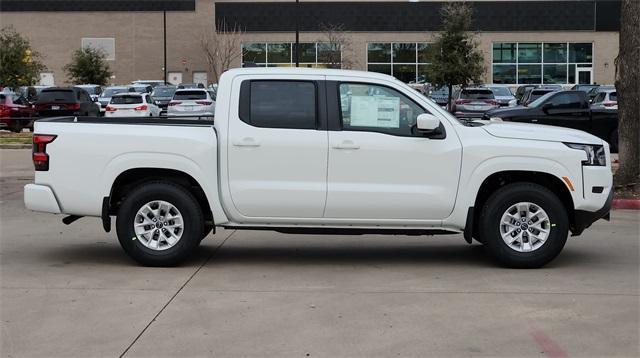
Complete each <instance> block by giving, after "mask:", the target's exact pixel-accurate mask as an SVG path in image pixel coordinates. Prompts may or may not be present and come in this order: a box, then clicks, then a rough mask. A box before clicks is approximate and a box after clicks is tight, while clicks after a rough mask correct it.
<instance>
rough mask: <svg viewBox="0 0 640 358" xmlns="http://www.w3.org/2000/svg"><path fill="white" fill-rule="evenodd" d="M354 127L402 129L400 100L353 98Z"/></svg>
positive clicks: (371, 97) (352, 122)
mask: <svg viewBox="0 0 640 358" xmlns="http://www.w3.org/2000/svg"><path fill="white" fill-rule="evenodd" d="M350 126H352V127H379V128H400V98H398V97H383V96H353V97H351V122H350Z"/></svg>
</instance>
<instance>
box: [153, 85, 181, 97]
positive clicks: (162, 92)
mask: <svg viewBox="0 0 640 358" xmlns="http://www.w3.org/2000/svg"><path fill="white" fill-rule="evenodd" d="M174 93H176V89H175V88H173V87H156V88H155V89H154V90H153V97H173V94H174Z"/></svg>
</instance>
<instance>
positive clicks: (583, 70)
mask: <svg viewBox="0 0 640 358" xmlns="http://www.w3.org/2000/svg"><path fill="white" fill-rule="evenodd" d="M576 83H577V84H579V85H590V84H592V83H593V68H591V67H576Z"/></svg>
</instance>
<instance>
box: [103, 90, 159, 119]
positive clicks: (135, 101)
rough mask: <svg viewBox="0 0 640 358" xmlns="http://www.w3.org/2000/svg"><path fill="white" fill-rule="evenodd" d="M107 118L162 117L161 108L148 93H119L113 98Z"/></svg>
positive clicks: (107, 110)
mask: <svg viewBox="0 0 640 358" xmlns="http://www.w3.org/2000/svg"><path fill="white" fill-rule="evenodd" d="M105 117H160V107H158V106H157V105H156V104H155V103H153V100H152V99H151V95H149V94H148V93H133V92H130V93H118V94H115V95H113V97H111V101H109V104H108V105H107V108H106V109H105Z"/></svg>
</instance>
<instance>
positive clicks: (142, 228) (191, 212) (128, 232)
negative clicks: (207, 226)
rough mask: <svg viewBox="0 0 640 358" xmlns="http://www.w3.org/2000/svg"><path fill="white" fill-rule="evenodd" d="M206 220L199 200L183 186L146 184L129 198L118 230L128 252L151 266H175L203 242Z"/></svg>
mask: <svg viewBox="0 0 640 358" xmlns="http://www.w3.org/2000/svg"><path fill="white" fill-rule="evenodd" d="M203 228H204V218H203V215H202V210H201V208H200V206H199V204H198V201H197V200H196V199H195V198H194V196H193V195H192V194H191V193H190V192H189V191H188V190H186V189H185V188H183V187H182V186H179V185H177V184H173V183H170V182H164V181H158V182H150V183H145V184H142V185H140V186H138V187H137V188H135V189H133V190H132V192H131V193H130V194H129V195H127V197H126V199H125V200H124V202H123V203H122V205H121V206H120V208H119V210H118V217H117V219H116V229H117V232H118V241H120V245H121V246H122V248H123V249H124V251H125V252H126V253H127V254H128V255H129V256H130V257H131V258H133V259H134V260H136V261H137V262H139V263H141V264H143V265H147V266H174V265H177V264H179V263H181V262H182V261H184V260H185V259H186V258H187V257H189V256H190V255H191V254H192V253H193V251H194V250H195V248H196V247H197V246H198V244H199V243H200V239H201V238H202V235H203Z"/></svg>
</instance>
